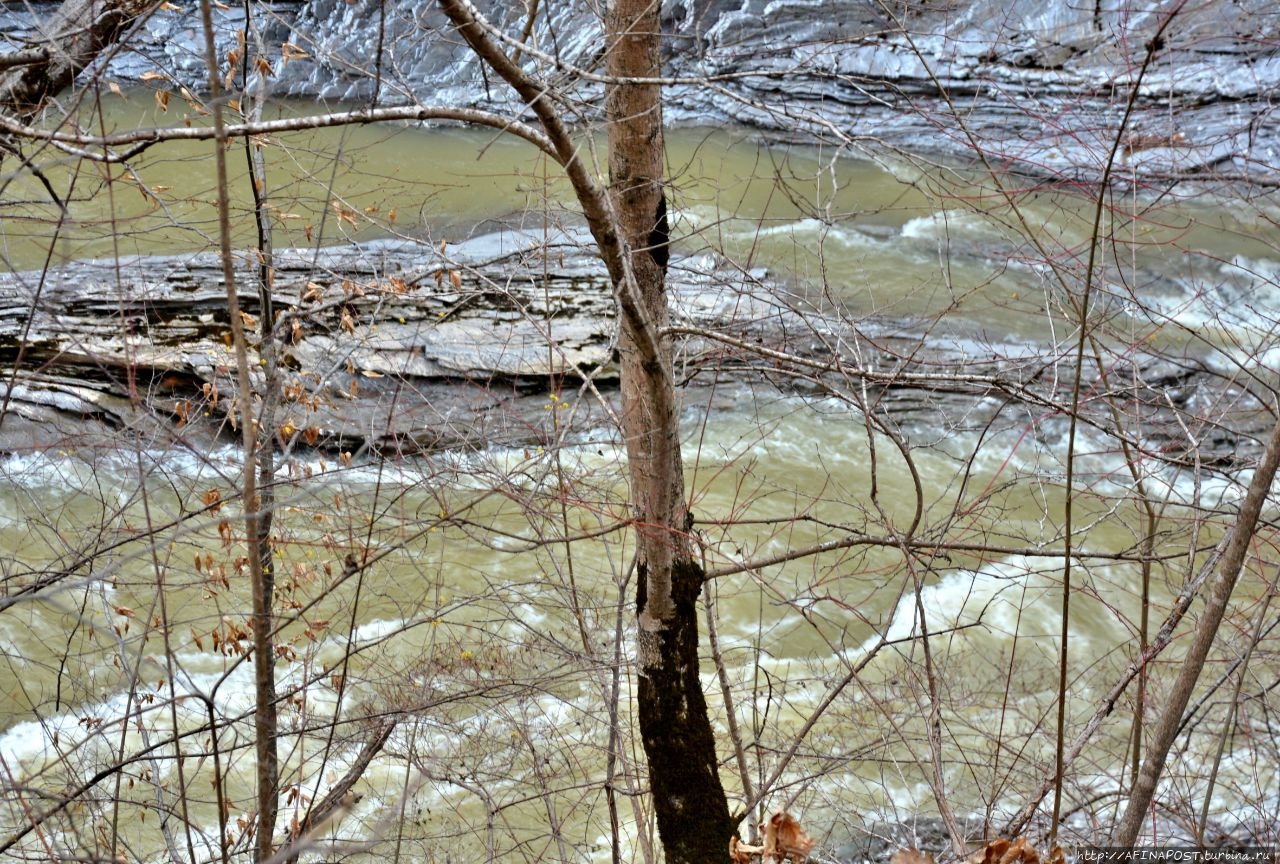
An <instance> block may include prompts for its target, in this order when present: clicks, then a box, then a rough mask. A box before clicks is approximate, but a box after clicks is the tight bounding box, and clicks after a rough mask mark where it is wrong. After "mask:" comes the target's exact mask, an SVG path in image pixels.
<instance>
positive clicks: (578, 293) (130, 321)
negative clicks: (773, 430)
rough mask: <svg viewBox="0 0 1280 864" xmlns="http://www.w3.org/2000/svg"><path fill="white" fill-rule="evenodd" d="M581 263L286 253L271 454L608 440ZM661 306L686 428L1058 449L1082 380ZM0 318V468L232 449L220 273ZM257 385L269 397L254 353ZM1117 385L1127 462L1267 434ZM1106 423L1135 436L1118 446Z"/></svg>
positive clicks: (748, 313)
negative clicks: (819, 427)
mask: <svg viewBox="0 0 1280 864" xmlns="http://www.w3.org/2000/svg"><path fill="white" fill-rule="evenodd" d="M585 241H586V238H585V235H584V234H581V233H573V232H571V233H568V234H560V235H556V236H555V237H553V238H552V239H551V241H550V243H548V242H546V239H545V238H544V237H543V236H542V234H541V233H540V232H537V233H534V232H522V231H508V232H500V233H494V234H490V235H486V236H481V237H476V238H474V239H472V240H469V241H467V242H464V243H460V244H456V245H448V246H437V247H427V246H423V245H417V244H413V243H409V242H403V241H377V242H372V243H366V244H360V245H355V246H344V247H336V248H329V249H319V250H289V251H284V252H280V253H278V254H277V256H276V259H275V271H274V273H275V276H274V292H273V303H274V305H275V309H276V313H277V333H278V334H279V335H278V339H279V343H280V344H279V352H280V357H281V364H280V375H281V392H282V393H283V396H284V399H283V402H282V404H281V405H280V407H279V409H278V411H277V414H276V418H277V419H276V423H275V425H276V428H275V429H274V430H273V431H274V432H275V433H276V440H277V442H278V444H279V445H280V446H281V447H285V448H291V449H315V450H320V451H324V452H334V453H355V452H359V451H362V450H364V451H368V452H371V453H381V454H387V453H399V454H405V453H417V452H423V451H431V450H438V449H443V448H458V447H484V446H491V445H499V446H529V445H538V446H542V445H545V444H549V443H554V442H557V441H564V440H569V441H573V440H577V438H579V437H581V436H583V435H588V434H594V433H596V432H598V431H599V430H601V429H605V428H609V429H612V428H613V424H612V418H611V415H612V412H613V410H614V409H613V403H614V402H615V401H616V399H615V397H616V389H617V382H616V375H617V369H616V365H615V361H616V357H615V347H614V340H613V333H614V324H613V300H612V296H611V293H610V289H609V286H608V284H607V282H606V279H605V276H604V273H603V268H602V267H601V266H600V265H599V263H598V262H597V260H596V259H595V258H594V257H592V256H591V255H590V254H589V252H588V249H589V246H587V245H586V243H585ZM248 263H249V262H246V261H241V262H240V264H241V265H242V269H241V270H240V272H239V273H238V276H237V279H238V295H237V296H238V298H239V302H240V304H241V306H242V311H243V314H244V321H245V323H246V324H247V325H250V327H249V329H250V330H251V331H252V330H254V329H255V328H254V326H253V325H255V324H256V323H257V317H258V316H259V315H260V314H261V312H260V304H259V302H258V297H257V294H256V292H255V291H254V290H253V289H252V288H251V287H249V286H251V285H252V278H251V273H250V270H249V269H248V267H247V264H248ZM671 300H672V331H671V332H672V338H673V340H674V342H675V346H676V351H677V378H678V382H677V383H678V384H679V386H680V387H681V388H682V391H683V393H684V394H685V397H684V398H685V401H686V404H688V405H690V406H691V407H692V406H704V407H708V408H709V409H712V410H716V409H719V408H723V407H731V406H732V405H734V404H736V403H737V400H739V399H741V398H743V396H744V394H748V395H749V394H752V393H754V394H755V395H759V394H760V393H761V392H763V391H767V392H768V393H769V394H770V395H783V396H796V397H806V396H811V395H818V396H822V397H828V396H836V397H837V398H840V399H843V400H845V401H847V402H849V403H850V404H852V405H855V406H858V407H860V408H862V409H864V410H866V411H867V412H869V413H870V414H871V415H872V416H874V417H875V418H876V419H877V420H878V421H881V422H884V423H887V424H890V425H892V426H896V427H898V428H903V429H906V430H908V431H910V430H912V429H925V430H934V431H935V432H936V430H939V429H959V428H980V427H982V426H984V425H987V424H989V423H991V422H992V421H993V419H996V418H1000V419H1001V421H1002V422H1007V423H1009V424H1011V425H1018V424H1024V425H1025V424H1026V422H1027V420H1028V419H1029V418H1030V419H1034V420H1035V421H1036V426H1037V428H1039V429H1040V430H1042V431H1044V430H1049V429H1051V428H1052V427H1053V424H1054V423H1055V422H1060V421H1061V420H1062V418H1063V417H1064V416H1065V411H1066V408H1067V406H1069V405H1070V385H1071V382H1072V381H1073V380H1074V375H1073V370H1072V368H1071V360H1072V357H1071V356H1070V353H1069V352H1064V351H1063V350H1062V349H1053V348H1051V347H1049V346H1036V345H1030V344H1026V343H1012V342H1010V343H1008V344H993V343H978V342H976V341H972V340H965V339H939V338H937V337H936V336H935V335H930V336H929V337H928V338H926V337H925V336H924V335H923V334H924V332H925V328H924V327H923V326H922V325H921V324H920V323H919V322H913V321H902V320H876V319H861V320H858V321H853V320H849V319H848V318H846V317H844V316H842V315H841V314H839V312H838V310H832V309H816V308H812V307H808V308H806V307H805V304H804V303H803V302H802V301H801V299H800V298H796V297H791V296H789V295H788V294H787V293H786V292H785V291H783V290H782V289H781V288H780V286H778V285H776V284H772V283H770V281H769V279H768V277H767V275H766V274H764V273H760V272H753V273H742V272H736V271H733V270H730V269H727V268H726V267H724V266H722V265H721V264H720V263H719V262H717V261H716V260H715V259H713V258H712V257H710V256H704V257H696V258H695V257H683V258H681V257H677V258H675V259H673V262H672V267H671ZM0 308H2V309H3V313H2V314H0V356H2V357H3V362H4V364H5V366H6V368H7V374H6V375H5V376H4V379H3V381H0V399H2V401H0V408H2V409H3V417H2V421H0V449H3V450H5V451H10V452H12V451H20V450H32V449H39V448H63V449H73V448H81V447H86V446H120V445H127V446H142V447H148V448H153V447H154V448H165V447H171V446H175V445H182V446H197V447H204V446H208V445H209V444H210V443H211V442H213V441H216V440H218V439H223V440H227V441H231V440H234V439H235V438H236V437H237V435H238V432H237V429H238V422H239V417H240V415H241V413H242V410H241V408H240V407H239V402H238V394H237V392H236V389H237V388H236V385H235V381H236V374H235V355H234V353H233V351H232V348H231V342H232V340H231V335H230V330H231V327H230V323H231V322H230V318H229V315H228V312H227V295H226V289H225V285H224V282H223V275H222V268H221V265H220V263H219V260H218V258H217V257H216V256H215V255H213V254H207V253H201V254H196V255H190V256H173V257H148V258H136V259H125V260H121V261H119V262H110V261H105V262H103V261H87V262H80V263H75V264H72V265H69V266H67V267H63V268H60V269H55V270H50V271H48V272H46V273H44V274H41V273H38V272H31V273H15V274H6V275H3V276H0ZM251 341H252V340H251ZM249 362H250V367H251V370H252V375H253V380H254V387H255V390H259V389H260V388H261V386H262V383H263V380H264V375H265V374H266V373H265V369H264V364H265V361H264V360H263V359H262V355H261V353H260V352H259V350H258V346H257V344H256V343H253V344H251V345H250V351H249ZM1109 381H1110V382H1113V383H1112V384H1111V385H1110V389H1107V387H1104V386H1100V385H1099V382H1097V381H1092V380H1091V382H1090V383H1091V387H1090V388H1088V390H1087V392H1086V394H1085V397H1084V400H1083V402H1082V403H1081V416H1082V418H1083V419H1084V420H1085V424H1086V428H1087V429H1092V433H1091V434H1097V435H1100V436H1102V438H1103V439H1105V440H1106V445H1105V446H1113V447H1118V446H1119V443H1120V441H1121V440H1123V442H1124V443H1125V444H1127V445H1128V446H1130V447H1131V448H1133V450H1134V453H1136V454H1138V455H1145V456H1146V457H1150V458H1154V459H1157V460H1162V461H1168V462H1170V463H1174V464H1181V465H1186V466H1204V465H1211V466H1216V467H1220V468H1230V467H1232V466H1234V465H1237V464H1242V463H1243V462H1247V461H1248V460H1249V459H1250V458H1251V457H1252V455H1253V454H1254V452H1255V450H1256V445H1257V439H1258V438H1259V436H1260V435H1261V434H1262V431H1263V430H1265V429H1266V428H1269V424H1270V422H1271V421H1270V419H1269V414H1268V413H1267V411H1266V410H1265V405H1266V402H1265V392H1266V385H1265V382H1259V381H1254V382H1250V381H1249V380H1248V379H1244V378H1242V377H1241V376H1234V377H1230V376H1227V375H1224V374H1220V373H1218V372H1215V371H1214V370H1213V369H1212V368H1210V366H1209V365H1208V364H1206V363H1205V362H1203V361H1201V360H1198V359H1196V358H1194V357H1188V356H1181V357H1179V358H1177V359H1171V358H1162V357H1160V356H1157V355H1154V354H1151V355H1135V354H1132V353H1128V354H1126V355H1125V356H1122V357H1117V358H1115V359H1114V360H1113V361H1112V364H1111V366H1110V378H1109ZM712 383H714V384H715V387H714V388H712V387H711V386H710V385H711V384H712ZM254 398H255V400H256V399H258V398H260V394H257V393H255V396H254ZM553 406H554V410H552V407H553ZM1113 407H1119V408H1120V409H1121V411H1122V414H1123V416H1124V417H1125V418H1126V419H1125V424H1126V425H1125V428H1123V429H1117V428H1115V427H1114V426H1113V418H1114V416H1115V415H1114V414H1113V413H1112V410H1111V409H1112V408H1113ZM553 416H554V418H555V419H554V420H553V419H552V417H553ZM1046 434H1047V433H1046Z"/></svg>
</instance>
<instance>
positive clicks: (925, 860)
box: [889, 846, 934, 864]
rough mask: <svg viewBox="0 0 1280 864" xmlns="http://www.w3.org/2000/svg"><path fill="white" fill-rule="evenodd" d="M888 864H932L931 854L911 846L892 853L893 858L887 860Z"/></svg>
mask: <svg viewBox="0 0 1280 864" xmlns="http://www.w3.org/2000/svg"><path fill="white" fill-rule="evenodd" d="M889 864H934V862H933V854H932V853H931V852H921V851H920V850H919V849H917V848H915V847H914V846H912V847H911V848H909V849H908V848H902V849H899V850H898V851H897V852H894V853H893V857H892V858H890V859H889Z"/></svg>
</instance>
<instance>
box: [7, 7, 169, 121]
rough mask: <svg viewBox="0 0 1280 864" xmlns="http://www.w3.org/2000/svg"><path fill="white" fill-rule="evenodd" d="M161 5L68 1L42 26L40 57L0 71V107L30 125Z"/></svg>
mask: <svg viewBox="0 0 1280 864" xmlns="http://www.w3.org/2000/svg"><path fill="white" fill-rule="evenodd" d="M158 5H159V0H67V2H65V3H63V4H62V6H61V8H59V9H58V13H57V14H56V15H54V16H53V18H52V19H50V20H49V22H48V23H47V24H45V25H43V26H41V27H40V31H41V33H42V34H43V35H44V37H45V39H46V41H47V44H46V45H44V46H40V47H41V48H42V49H43V51H42V58H41V59H40V60H39V61H38V62H34V63H24V65H21V66H16V67H13V68H10V69H7V70H5V71H3V72H0V106H3V107H4V108H5V109H6V110H8V111H9V112H10V113H12V114H13V115H15V116H17V117H20V118H22V119H23V120H28V119H30V118H31V117H33V116H34V115H35V114H36V113H38V112H39V111H40V109H41V108H43V107H44V104H45V102H47V101H48V100H49V99H50V98H52V97H53V96H56V95H57V94H58V93H59V92H60V91H61V90H63V89H65V88H66V87H69V86H71V82H72V81H74V80H75V77H76V76H77V75H79V74H80V73H81V72H82V71H84V69H85V68H86V67H87V66H88V65H89V64H90V63H92V62H93V61H94V60H96V59H98V56H99V55H100V54H102V53H103V52H105V51H107V50H108V49H110V48H111V46H112V45H114V44H115V42H116V40H117V39H119V38H120V36H121V35H123V34H124V32H125V31H126V30H127V29H128V28H129V26H130V25H131V24H132V23H133V22H134V21H135V20H136V19H137V18H138V16H139V15H142V14H143V13H144V12H147V11H148V10H150V9H152V8H154V7H156V6H158Z"/></svg>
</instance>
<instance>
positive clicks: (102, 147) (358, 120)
mask: <svg viewBox="0 0 1280 864" xmlns="http://www.w3.org/2000/svg"><path fill="white" fill-rule="evenodd" d="M415 120H416V121H424V120H452V121H455V122H458V123H468V124H471V125H473V126H487V127H489V128H491V129H497V130H499V131H501V132H508V133H510V134H512V135H515V136H516V137H517V138H523V139H524V140H525V141H528V142H529V143H530V144H532V145H534V146H535V147H537V148H538V149H539V150H541V151H543V152H544V153H546V154H548V155H549V156H551V157H552V158H554V159H556V160H557V161H559V156H558V154H557V151H556V148H555V146H553V144H552V143H551V139H549V138H548V137H547V136H546V135H544V134H543V133H541V132H539V131H538V130H537V129H535V128H533V127H532V126H529V125H528V124H527V123H521V122H520V121H518V120H513V119H511V118H510V117H504V116H503V115H501V114H495V113H493V112H491V111H481V110H478V109H474V108H450V107H447V106H442V105H406V106H402V107H398V108H364V109H361V110H359V111H338V112H334V113H331V114H316V115H311V116H308V117H287V118H284V119H280V120H264V121H260V122H254V123H233V124H230V125H228V126H227V127H226V136H227V137H228V138H244V137H248V136H253V135H278V134H281V133H284V132H299V131H303V130H307V129H328V128H331V127H334V126H362V125H366V124H369V123H387V122H394V121H415ZM0 130H3V131H5V132H8V133H9V134H10V135H13V136H15V137H19V138H28V139H33V140H38V141H48V142H49V143H50V144H52V145H54V146H55V147H58V148H59V149H61V150H63V151H64V152H66V153H69V154H71V155H73V156H79V157H81V158H83V159H91V160H93V161H95V162H106V163H117V162H124V161H126V160H128V159H132V158H133V157H134V156H137V155H138V154H139V153H141V152H142V151H144V150H146V149H147V148H149V147H152V146H154V145H156V144H161V143H164V142H167V141H212V140H213V139H214V138H216V137H217V133H216V132H215V131H214V129H213V127H212V126H208V127H203V126H201V127H191V128H188V127H182V128H177V127H174V128H163V129H159V128H157V129H134V130H131V131H128V132H120V133H117V134H114V135H102V136H97V135H77V134H73V133H69V132H57V131H50V130H47V129H37V128H36V127H34V126H29V125H27V124H25V123H21V122H19V121H17V120H14V119H13V118H11V117H5V116H3V115H0ZM120 147H128V148H129V149H127V150H124V151H123V152H119V153H114V152H108V151H110V150H114V149H116V148H120ZM99 151H100V152H99Z"/></svg>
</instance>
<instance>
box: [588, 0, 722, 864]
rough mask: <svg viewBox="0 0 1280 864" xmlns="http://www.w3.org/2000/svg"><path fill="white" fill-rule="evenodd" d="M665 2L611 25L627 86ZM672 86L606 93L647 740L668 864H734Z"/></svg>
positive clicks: (640, 5)
mask: <svg viewBox="0 0 1280 864" xmlns="http://www.w3.org/2000/svg"><path fill="white" fill-rule="evenodd" d="M660 9H661V4H660V3H655V2H651V0H615V2H614V3H612V4H611V5H610V6H609V13H608V16H607V17H606V20H605V30H606V36H605V39H606V42H607V44H608V45H609V46H610V49H609V51H608V54H607V66H608V72H609V74H610V75H611V76H612V77H613V78H614V79H615V81H621V80H626V79H631V80H634V79H637V78H656V77H657V76H658V75H659V74H660V73H661V68H660V53H659V51H660V47H661V45H660V43H661V32H660V27H659V13H660ZM661 97H662V94H661V88H660V87H659V85H657V84H650V83H625V84H624V83H615V84H612V85H610V86H609V88H608V91H607V96H606V105H605V111H606V117H607V120H608V130H609V183H610V186H609V195H610V201H611V203H612V206H613V211H614V215H615V218H616V219H617V222H618V225H619V229H620V231H621V233H622V235H623V239H624V241H625V243H626V245H627V247H628V248H629V249H630V250H631V256H630V270H631V273H632V275H633V279H632V280H629V281H627V282H624V283H623V284H622V285H620V286H619V291H620V292H626V291H633V292H634V293H635V295H636V296H634V297H633V298H632V299H633V301H634V303H635V306H636V307H637V308H638V310H639V311H640V313H641V314H640V315H639V316H626V315H624V316H623V317H622V321H621V326H620V328H619V337H618V345H619V351H620V353H621V358H622V406H623V410H622V423H623V433H624V435H625V437H626V443H627V457H628V464H629V470H630V475H631V499H632V507H633V508H634V511H635V515H636V517H637V523H636V524H637V529H636V531H637V552H638V574H637V575H638V577H639V580H638V581H639V584H638V590H637V598H636V612H637V616H638V620H637V624H638V628H639V632H638V652H639V656H638V658H637V659H638V662H639V673H640V679H639V693H638V696H639V704H638V711H639V715H640V733H641V737H642V738H643V740H644V749H645V754H646V756H647V757H648V760H649V782H650V786H651V789H652V793H653V799H654V812H655V814H656V816H657V819H658V833H659V835H660V836H661V839H662V846H663V849H664V851H665V853H666V860H667V861H668V862H671V864H677V862H705V861H715V860H719V859H722V858H724V857H725V855H726V854H727V852H726V850H727V848H728V843H729V835H730V833H731V832H732V822H731V821H730V818H729V806H728V801H727V800H726V798H725V794H724V789H723V787H722V786H721V784H720V775H719V772H718V766H717V761H716V752H715V738H714V735H713V733H712V729H711V723H710V721H709V719H708V716H707V705H706V699H705V697H704V695H703V692H702V681H701V678H700V676H699V662H698V617H697V600H698V596H699V595H700V594H701V592H702V584H703V581H704V579H705V575H704V573H703V570H702V566H701V564H699V563H698V560H697V559H696V558H695V557H694V554H693V549H692V544H691V543H690V540H689V534H688V532H689V520H690V517H689V512H688V509H687V507H686V504H685V494H684V468H683V463H682V461H681V458H680V427H679V418H678V414H677V405H676V399H675V386H674V382H673V377H672V362H671V357H672V355H671V341H670V337H669V336H666V335H664V329H665V327H666V325H667V297H666V270H667V213H666V200H665V195H664V191H663V185H662V177H663V160H664V157H665V151H664V146H663V134H662V104H661Z"/></svg>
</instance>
